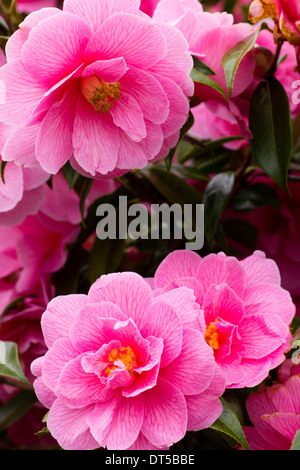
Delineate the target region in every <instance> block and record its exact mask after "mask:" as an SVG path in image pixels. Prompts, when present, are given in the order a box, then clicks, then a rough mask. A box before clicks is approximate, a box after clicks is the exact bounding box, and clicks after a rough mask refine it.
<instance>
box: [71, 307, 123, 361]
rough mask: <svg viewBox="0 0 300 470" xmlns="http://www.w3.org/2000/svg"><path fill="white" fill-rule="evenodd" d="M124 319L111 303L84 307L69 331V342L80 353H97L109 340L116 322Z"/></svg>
mask: <svg viewBox="0 0 300 470" xmlns="http://www.w3.org/2000/svg"><path fill="white" fill-rule="evenodd" d="M124 318H125V319H126V317H125V315H124V314H123V313H122V311H121V310H120V309H119V308H118V307H117V306H116V305H114V304H113V303H112V302H101V303H99V304H87V305H84V306H83V308H81V309H80V310H79V311H78V314H77V318H76V319H75V321H74V324H73V325H72V327H71V329H70V338H71V341H72V343H73V345H74V346H75V347H76V348H77V350H79V351H80V352H84V351H97V350H98V349H99V348H100V347H101V346H102V344H105V343H106V342H107V341H108V340H110V339H111V337H112V335H113V334H114V326H115V324H116V322H117V321H118V320H124ZM116 336H117V334H116V333H115V334H114V337H116Z"/></svg>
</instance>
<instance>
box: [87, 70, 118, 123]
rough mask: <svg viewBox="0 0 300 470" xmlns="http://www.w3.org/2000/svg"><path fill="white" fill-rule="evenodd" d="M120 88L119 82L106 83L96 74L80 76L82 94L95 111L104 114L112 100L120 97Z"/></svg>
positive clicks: (112, 102)
mask: <svg viewBox="0 0 300 470" xmlns="http://www.w3.org/2000/svg"><path fill="white" fill-rule="evenodd" d="M120 90H121V85H120V83H119V82H114V83H107V82H104V81H103V80H101V78H98V77H96V75H92V76H91V77H83V78H81V91H82V94H83V96H84V97H85V98H86V99H87V101H88V102H89V103H91V104H92V105H93V107H94V109H95V111H96V112H97V113H101V114H104V113H105V112H106V111H109V110H110V108H111V107H112V105H113V104H114V102H115V101H116V100H118V99H119V98H120V97H121V91H120Z"/></svg>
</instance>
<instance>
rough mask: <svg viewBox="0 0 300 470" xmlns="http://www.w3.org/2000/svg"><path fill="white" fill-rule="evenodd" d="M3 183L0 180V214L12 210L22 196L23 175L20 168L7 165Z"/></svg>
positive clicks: (0, 179)
mask: <svg viewBox="0 0 300 470" xmlns="http://www.w3.org/2000/svg"><path fill="white" fill-rule="evenodd" d="M4 179H5V183H4V182H3V181H2V178H0V212H7V211H9V210H10V209H13V208H14V207H15V206H16V205H17V203H18V202H19V201H20V200H21V198H22V196H23V174H22V170H21V168H20V167H18V166H16V165H15V164H14V163H8V164H7V165H6V166H5V170H4Z"/></svg>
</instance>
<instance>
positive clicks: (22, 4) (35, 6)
mask: <svg viewBox="0 0 300 470" xmlns="http://www.w3.org/2000/svg"><path fill="white" fill-rule="evenodd" d="M57 3H58V2H57V0H17V11H18V12H19V13H26V14H28V13H31V12H33V11H36V10H40V9H41V8H46V7H56V6H57Z"/></svg>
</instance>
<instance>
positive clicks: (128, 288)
mask: <svg viewBox="0 0 300 470" xmlns="http://www.w3.org/2000/svg"><path fill="white" fill-rule="evenodd" d="M88 296H89V299H90V302H100V301H108V302H113V303H114V304H115V305H117V306H118V307H119V308H120V309H121V310H122V312H123V313H124V314H125V315H126V317H127V318H132V319H133V320H134V321H135V323H136V324H137V325H138V326H139V324H140V321H141V318H142V316H143V314H144V313H145V312H146V310H147V309H148V307H149V306H150V305H151V303H152V299H153V295H152V290H151V288H150V287H149V285H148V284H147V283H146V282H145V281H144V280H143V278H142V277H141V276H139V275H138V274H136V273H133V272H127V273H126V272H125V273H114V274H108V275H103V276H101V277H100V279H99V280H98V281H96V282H95V283H94V284H93V286H92V287H91V289H90V291H89V294H88Z"/></svg>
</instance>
